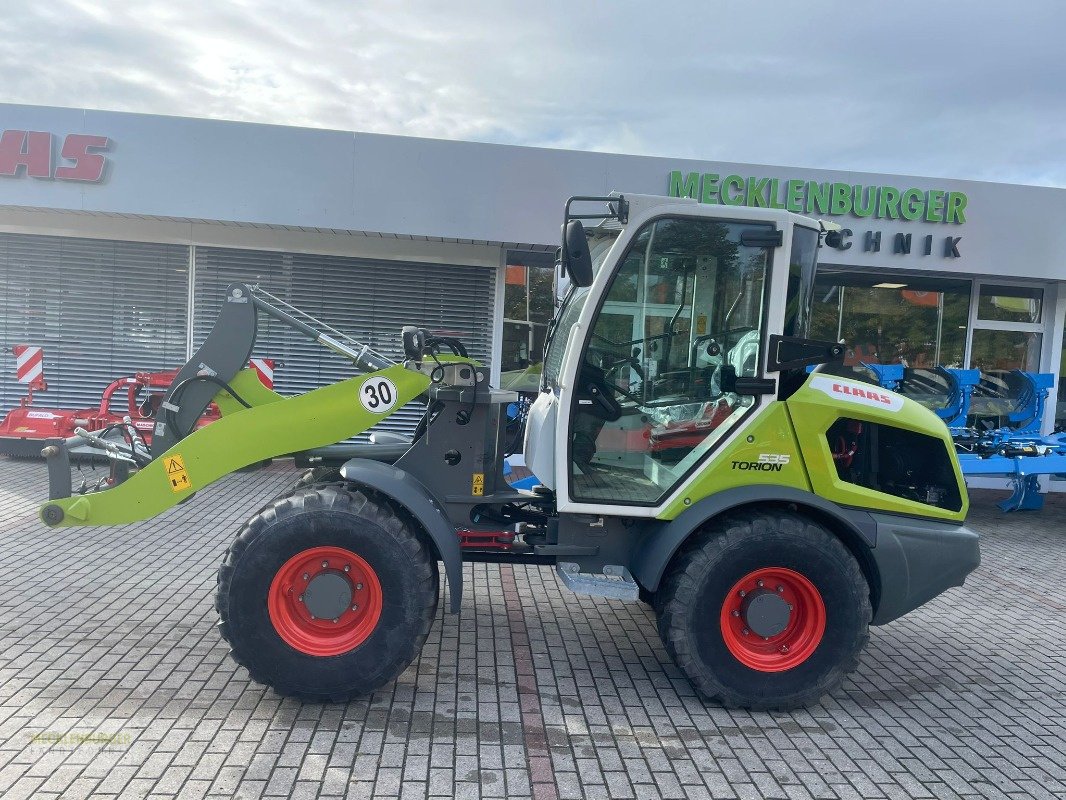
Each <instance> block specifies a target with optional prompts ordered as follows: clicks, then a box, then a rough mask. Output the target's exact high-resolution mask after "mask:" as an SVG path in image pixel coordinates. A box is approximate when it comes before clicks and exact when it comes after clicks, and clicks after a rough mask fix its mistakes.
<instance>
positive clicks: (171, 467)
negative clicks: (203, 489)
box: [163, 453, 192, 493]
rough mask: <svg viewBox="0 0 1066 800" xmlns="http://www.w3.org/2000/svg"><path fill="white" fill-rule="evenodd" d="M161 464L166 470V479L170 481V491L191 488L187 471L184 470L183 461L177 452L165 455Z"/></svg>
mask: <svg viewBox="0 0 1066 800" xmlns="http://www.w3.org/2000/svg"><path fill="white" fill-rule="evenodd" d="M163 466H164V467H165V469H166V472H167V480H169V481H170V491H172V492H175V493H177V492H184V491H185V490H186V489H191V488H192V482H191V481H190V480H189V473H188V472H186V471H185V461H184V459H182V457H181V456H179V455H178V454H177V453H175V454H174V455H172V456H167V458H166V463H165V464H164V465H163Z"/></svg>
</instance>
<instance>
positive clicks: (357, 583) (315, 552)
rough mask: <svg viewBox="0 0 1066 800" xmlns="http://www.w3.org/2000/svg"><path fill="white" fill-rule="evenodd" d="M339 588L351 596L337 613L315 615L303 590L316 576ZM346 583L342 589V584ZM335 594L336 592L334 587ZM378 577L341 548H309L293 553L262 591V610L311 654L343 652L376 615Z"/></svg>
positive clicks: (363, 636) (373, 622)
mask: <svg viewBox="0 0 1066 800" xmlns="http://www.w3.org/2000/svg"><path fill="white" fill-rule="evenodd" d="M326 575H328V576H331V577H329V578H327V579H326V580H328V581H330V582H332V584H333V587H334V588H336V587H338V586H339V587H340V589H341V592H342V594H341V597H344V596H346V595H345V594H344V592H345V591H347V592H350V593H351V601H350V602H348V603H346V604H344V606H343V607H342V608H340V609H338V611H339V613H337V612H331V613H336V616H332V617H327V618H318V617H316V616H315V615H314V614H313V613H312V612H311V610H310V609H309V608H308V607H307V605H306V603H305V602H304V599H303V598H304V593H305V592H306V591H307V590H308V587H311V585H312V583H313V582H314V581H315V579H316V578H318V579H320V581H321V579H322V577H323V576H326ZM345 586H346V588H345ZM334 594H336V592H334ZM381 599H382V595H381V582H380V581H379V580H378V576H377V573H376V572H374V570H373V568H372V567H371V566H370V565H369V564H368V563H366V561H365V560H364V559H363V558H361V557H360V556H357V555H356V554H355V553H353V552H352V551H351V550H345V549H344V548H343V547H312V548H310V549H308V550H304V551H303V552H300V553H297V554H296V555H294V556H293V557H292V558H290V559H289V560H288V561H286V562H285V563H284V564H283V565H282V567H281V569H279V570H278V571H277V574H276V575H275V576H274V580H273V581H272V582H271V584H270V591H269V593H268V594H267V610H268V611H269V613H270V621H271V623H273V625H274V630H276V631H277V632H278V636H280V637H281V638H282V639H284V640H285V642H286V643H287V644H288V645H290V646H291V647H293V648H295V649H296V650H299V651H300V652H301V653H306V654H307V655H311V656H336V655H340V654H341V653H347V652H348V651H349V650H351V649H353V648H355V647H358V646H359V645H361V644H362V643H363V642H365V641H366V639H367V637H368V636H370V634H371V633H372V632H373V630H374V628H375V627H376V626H377V624H378V619H380V617H381Z"/></svg>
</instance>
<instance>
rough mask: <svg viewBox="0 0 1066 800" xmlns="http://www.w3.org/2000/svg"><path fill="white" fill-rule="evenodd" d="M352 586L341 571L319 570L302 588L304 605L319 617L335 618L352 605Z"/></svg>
mask: <svg viewBox="0 0 1066 800" xmlns="http://www.w3.org/2000/svg"><path fill="white" fill-rule="evenodd" d="M353 591H354V590H353V586H352V584H351V582H350V581H349V580H348V578H347V577H345V575H344V573H343V572H320V573H318V574H317V575H315V577H314V578H312V579H311V580H310V581H309V582H308V584H307V588H306V589H304V591H303V594H304V600H303V602H304V605H305V606H307V610H308V611H310V612H311V615H312V616H314V617H317V618H319V619H336V618H337V617H339V616H340V615H341V614H343V613H344V612H345V611H348V610H349V609H350V607H351V605H352V596H353Z"/></svg>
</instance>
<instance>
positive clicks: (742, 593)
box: [740, 589, 748, 597]
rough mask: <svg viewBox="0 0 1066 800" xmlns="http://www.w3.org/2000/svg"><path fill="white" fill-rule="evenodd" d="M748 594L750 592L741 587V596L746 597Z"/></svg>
mask: <svg viewBox="0 0 1066 800" xmlns="http://www.w3.org/2000/svg"><path fill="white" fill-rule="evenodd" d="M747 594H748V593H747V592H745V591H744V590H743V589H741V590H740V596H741V597H745V596H746V595H747Z"/></svg>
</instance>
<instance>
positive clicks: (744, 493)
mask: <svg viewBox="0 0 1066 800" xmlns="http://www.w3.org/2000/svg"><path fill="white" fill-rule="evenodd" d="M760 503H772V504H774V505H776V506H780V505H782V504H787V503H795V504H796V505H797V506H800V507H806V508H808V509H811V510H814V511H815V512H816V513H817V514H818V515H819V516H820V517H822V518H823V519H829V520H832V521H833V523H835V524H834V526H833V527H835V528H837V530H838V531H839V530H845V531H848V532H849V533H850V534H851V536H852V538H853V540H855V537H857V541H859V542H861V543H863V544H864V545H865V546H866V548H868V549H870V548H873V547H874V545H876V543H877V525H876V523H875V522H874V520H873V518H872V517H871V515H870V514H869V513H867V512H865V511H860V510H857V509H851V508H842V507H841V506H838V505H837V504H836V503H832V502H830V501H828V500H825V499H823V498H821V497H819V496H818V495H816V494H812V493H811V492H805V491H802V490H800V489H792V488H789V487H784V486H774V485H770V484H766V485H753V486H740V487H737V488H735V489H726V490H724V491H721V492H718V493H717V494H714V495H711V496H710V497H705V498H704V499H703V500H700V501H698V502H697V503H694V504H693V505H691V506H690V507H689V508H686V509H685V510H684V511H682V512H681V513H680V514H678V515H677V516H676V517H675V518H674V519H672V520H669V521H659V522H655V523H653V524H652V525H651V526H650V527H649V529H648V531H647V532H646V533H645V534H644V535H643V536H642V537H641V539H640V542H639V543H638V544H637V546H636V548H635V550H634V552H633V557H632V560H631V562H630V567H629V569H630V572H632V573H633V576H634V577H635V578H636V579H637V581H638V582H639V583H640V585H641V586H643V587H644V588H645V589H647V590H648V591H651V592H654V591H655V590H656V589H658V588H659V581H660V580H662V577H663V573H664V572H665V571H666V567H667V565H668V564H669V563H670V559H671V558H673V556H674V553H676V552H677V549H678V548H679V547H681V545H682V544H683V543H684V541H685V540H686V539H687V538H688V537H689V536H690V535H691V534H692V533H693V532H694V531H695V530H696V529H697V528H699V527H700V526H701V525H703V524H704V523H705V522H706V521H707V520H709V519H712V518H713V517H717V516H719V515H720V514H722V513H723V512H725V511H729V510H730V509H732V508H737V507H739V506H749V507H754V508H758V506H759V504H760ZM871 588H872V587H871Z"/></svg>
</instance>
